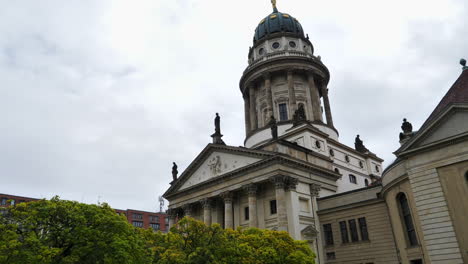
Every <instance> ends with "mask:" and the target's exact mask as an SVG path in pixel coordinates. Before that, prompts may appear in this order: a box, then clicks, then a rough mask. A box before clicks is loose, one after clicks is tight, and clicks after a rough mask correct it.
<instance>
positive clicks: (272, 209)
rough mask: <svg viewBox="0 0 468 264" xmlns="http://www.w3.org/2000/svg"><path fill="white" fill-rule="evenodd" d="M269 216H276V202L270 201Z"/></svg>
mask: <svg viewBox="0 0 468 264" xmlns="http://www.w3.org/2000/svg"><path fill="white" fill-rule="evenodd" d="M270 214H276V200H271V201H270Z"/></svg>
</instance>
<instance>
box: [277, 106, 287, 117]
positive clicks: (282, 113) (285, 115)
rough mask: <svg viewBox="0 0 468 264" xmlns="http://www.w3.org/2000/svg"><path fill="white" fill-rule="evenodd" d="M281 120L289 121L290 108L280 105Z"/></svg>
mask: <svg viewBox="0 0 468 264" xmlns="http://www.w3.org/2000/svg"><path fill="white" fill-rule="evenodd" d="M278 109H279V119H280V121H285V120H288V107H287V105H286V104H279V105H278Z"/></svg>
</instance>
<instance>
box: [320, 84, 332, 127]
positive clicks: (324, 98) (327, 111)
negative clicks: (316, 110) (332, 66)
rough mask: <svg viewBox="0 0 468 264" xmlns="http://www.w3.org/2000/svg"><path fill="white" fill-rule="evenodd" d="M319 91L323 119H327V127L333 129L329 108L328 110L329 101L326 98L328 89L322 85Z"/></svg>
mask: <svg viewBox="0 0 468 264" xmlns="http://www.w3.org/2000/svg"><path fill="white" fill-rule="evenodd" d="M321 90H322V96H323V104H324V106H325V117H326V119H327V125H329V126H331V127H334V126H333V118H332V114H331V108H330V99H329V98H328V88H327V86H326V85H325V84H323V85H322V89H321Z"/></svg>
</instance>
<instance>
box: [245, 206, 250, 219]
mask: <svg viewBox="0 0 468 264" xmlns="http://www.w3.org/2000/svg"><path fill="white" fill-rule="evenodd" d="M244 219H245V220H249V207H248V206H247V207H244Z"/></svg>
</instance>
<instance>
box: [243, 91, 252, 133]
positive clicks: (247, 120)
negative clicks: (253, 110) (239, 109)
mask: <svg viewBox="0 0 468 264" xmlns="http://www.w3.org/2000/svg"><path fill="white" fill-rule="evenodd" d="M244 115H245V135H246V136H247V135H248V134H249V132H250V130H251V129H250V124H251V121H250V102H249V97H248V96H247V95H246V96H244Z"/></svg>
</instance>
